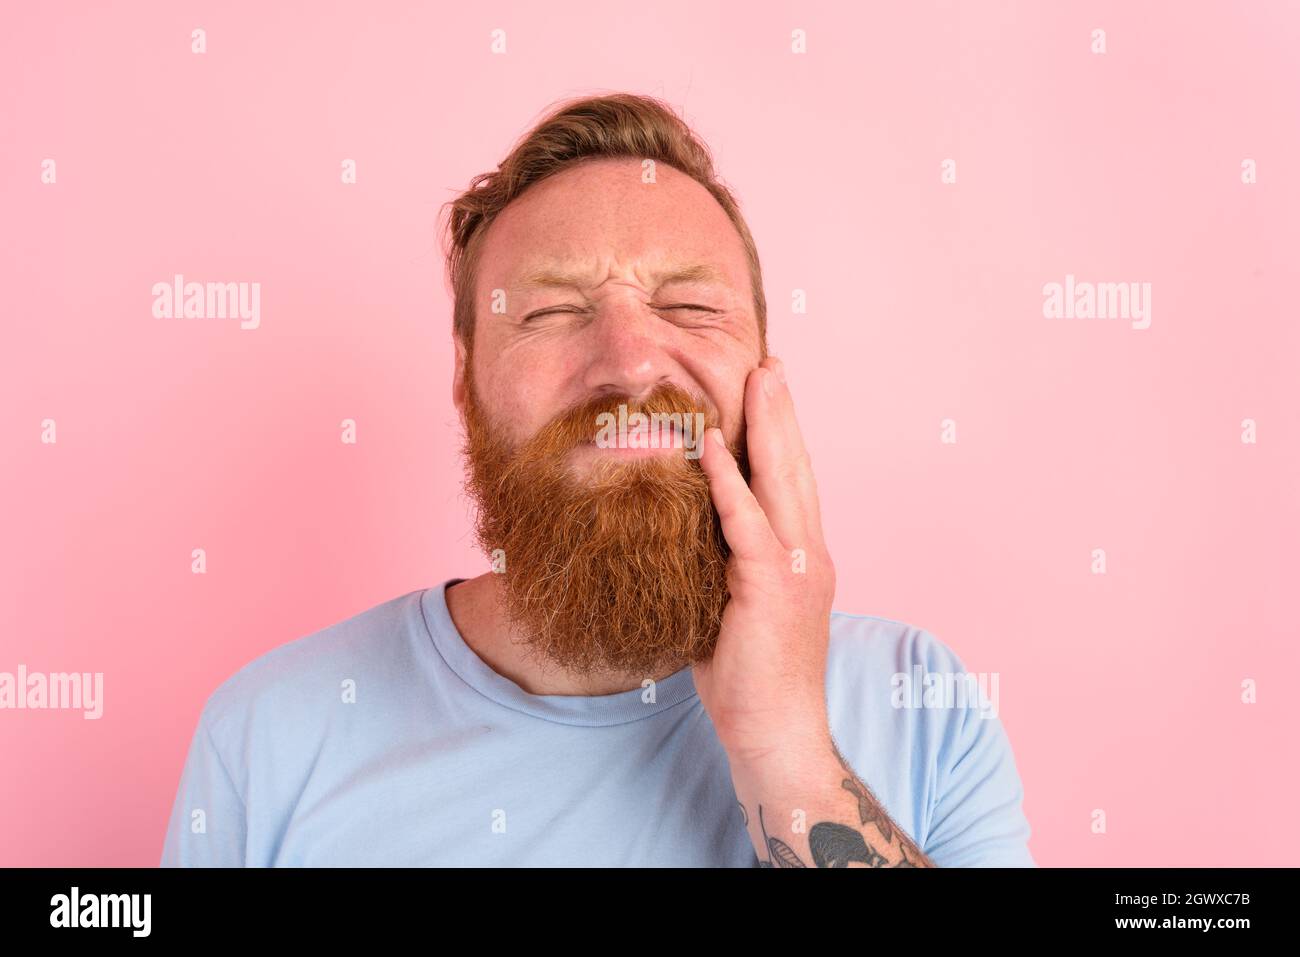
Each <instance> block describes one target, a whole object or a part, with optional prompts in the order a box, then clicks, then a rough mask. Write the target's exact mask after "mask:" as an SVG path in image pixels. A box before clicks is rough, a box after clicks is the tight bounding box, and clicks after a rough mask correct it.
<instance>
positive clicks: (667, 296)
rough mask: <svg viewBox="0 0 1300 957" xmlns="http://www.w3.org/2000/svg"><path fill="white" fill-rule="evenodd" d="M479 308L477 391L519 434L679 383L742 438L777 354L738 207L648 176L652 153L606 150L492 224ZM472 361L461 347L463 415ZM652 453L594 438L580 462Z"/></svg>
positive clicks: (681, 178) (677, 177)
mask: <svg viewBox="0 0 1300 957" xmlns="http://www.w3.org/2000/svg"><path fill="white" fill-rule="evenodd" d="M475 302H476V305H477V308H476V313H477V319H476V325H475V329H474V340H473V349H472V356H471V357H470V359H469V360H468V361H471V362H473V363H474V367H473V370H472V372H473V376H472V378H473V380H474V382H475V386H476V390H477V391H476V395H477V396H478V397H479V399H480V401H481V405H482V407H483V412H484V413H485V415H486V416H487V417H488V418H489V419H490V421H491V423H492V427H493V428H494V430H497V431H499V432H500V433H501V434H504V435H506V436H508V437H509V438H510V440H511V441H512V442H514V443H523V442H525V441H526V440H527V439H529V438H530V437H531V436H533V435H534V434H535V433H536V432H537V431H538V430H539V429H540V428H542V427H543V426H544V425H545V424H547V423H548V422H550V421H552V420H553V419H554V418H555V417H556V416H558V415H560V414H561V413H562V412H563V411H564V410H565V409H567V408H569V407H571V406H573V405H574V404H576V403H579V402H583V401H586V400H589V399H591V398H593V397H595V396H600V395H607V394H608V395H615V394H617V395H626V396H628V397H630V398H632V399H635V400H639V399H641V398H644V397H645V396H646V395H648V394H649V393H650V392H651V391H652V390H653V389H654V388H655V387H656V386H657V385H660V384H663V383H668V384H671V385H676V386H678V387H680V388H682V389H685V390H686V391H688V392H690V393H692V394H695V395H698V396H700V397H701V398H702V399H703V400H704V401H705V402H706V403H707V404H708V405H710V406H712V408H713V410H714V411H715V413H716V416H717V420H718V423H719V426H720V428H721V429H722V431H723V435H724V436H725V437H726V438H727V441H728V443H729V444H731V445H733V446H737V445H740V444H742V438H743V400H744V384H745V378H746V376H747V375H748V373H749V372H750V371H751V370H752V369H754V368H755V367H756V366H757V365H758V363H759V361H760V360H761V359H762V357H763V354H764V350H763V346H762V343H761V340H760V336H759V332H758V321H757V316H756V315H755V312H754V301H753V294H752V289H751V286H750V273H749V266H748V261H747V259H746V257H745V251H744V245H743V243H742V242H741V239H740V236H739V234H738V233H737V232H736V229H735V227H734V226H733V225H732V223H731V220H730V219H729V218H728V217H727V214H726V213H725V212H724V211H723V209H722V207H721V206H719V205H718V203H717V201H716V200H715V199H714V198H713V196H712V195H711V194H710V193H709V192H708V190H706V189H705V188H704V187H703V186H701V185H700V184H699V183H697V182H695V180H693V179H691V178H690V177H689V176H686V175H685V174H683V173H681V172H679V171H677V170H675V169H673V168H671V167H669V166H665V165H663V164H658V165H657V167H656V169H655V181H654V182H650V183H647V182H643V171H642V163H641V161H640V160H639V159H633V158H618V159H606V158H601V159H595V160H587V161H583V162H581V163H578V164H576V165H574V166H572V167H570V168H569V169H566V170H564V171H563V172H561V173H558V174H556V175H554V176H551V177H549V178H547V179H545V180H543V181H541V182H539V183H536V184H534V185H533V186H531V187H530V188H529V189H528V190H527V191H526V192H525V193H524V194H523V195H522V196H520V197H519V198H518V199H516V200H515V201H514V202H512V203H511V204H510V205H509V206H507V207H506V208H505V210H504V211H502V213H501V214H500V215H499V216H498V217H497V218H496V220H495V221H494V222H493V223H492V225H491V226H490V227H489V228H488V232H487V234H486V236H485V237H484V244H483V247H482V249H481V251H480V260H479V268H478V281H477V289H476V300H475ZM494 302H496V303H500V304H501V305H502V306H503V307H504V311H494V310H493V306H494ZM465 361H467V360H466V356H465V351H464V349H463V348H459V349H458V350H457V356H456V375H455V378H454V382H453V398H454V400H455V402H456V405H457V407H458V408H459V409H460V410H461V411H462V413H463V411H464V402H465V375H464V371H465V370H464V363H465ZM644 454H646V453H645V452H644V451H638V450H629V449H618V448H615V449H608V448H598V447H597V446H596V445H594V444H590V445H583V446H580V447H577V448H575V449H574V450H573V453H572V456H573V461H572V463H571V464H572V467H573V468H574V469H575V470H576V471H578V472H582V471H584V470H586V469H589V468H591V467H592V466H593V465H594V463H595V461H596V460H598V459H599V458H601V457H609V456H619V457H628V456H637V455H644ZM658 454H666V453H664V452H662V451H661V452H660V453H658ZM678 454H680V452H679V453H678Z"/></svg>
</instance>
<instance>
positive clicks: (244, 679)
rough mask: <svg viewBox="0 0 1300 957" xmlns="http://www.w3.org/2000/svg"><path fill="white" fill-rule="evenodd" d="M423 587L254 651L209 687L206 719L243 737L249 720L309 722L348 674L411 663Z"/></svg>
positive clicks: (361, 678) (360, 676) (364, 676)
mask: <svg viewBox="0 0 1300 957" xmlns="http://www.w3.org/2000/svg"><path fill="white" fill-rule="evenodd" d="M422 594H423V591H422V590H420V591H413V592H408V593H406V594H404V595H400V596H398V597H396V598H392V599H389V600H388V601H385V602H382V603H381V604H378V605H375V606H373V607H371V608H367V609H366V610H364V611H362V612H359V613H357V614H355V615H352V616H351V617H349V618H347V619H344V620H342V621H339V622H336V623H335V624H332V625H329V626H328V627H325V628H321V629H319V630H317V631H314V632H311V633H309V634H306V635H303V636H301V637H299V638H295V639H293V640H291V641H288V642H285V643H284V644H281V645H279V646H277V647H275V648H272V649H271V650H270V651H267V652H265V653H263V654H261V655H259V656H258V657H256V658H254V659H252V660H251V661H249V662H248V663H247V664H245V665H244V666H243V667H241V668H240V669H239V670H238V671H236V672H235V673H234V674H232V675H231V676H230V677H228V678H226V679H225V680H224V681H223V682H221V684H220V685H218V686H217V688H216V689H215V690H214V691H213V692H212V693H211V695H210V696H209V697H208V700H207V702H206V703H205V704H204V708H203V714H202V718H201V721H202V722H203V723H204V724H206V725H207V727H208V728H209V729H210V731H211V733H213V734H214V736H215V737H217V738H218V739H219V740H231V739H232V738H234V739H238V738H240V737H243V735H242V734H241V731H247V729H248V726H249V725H262V726H267V725H273V726H279V727H291V728H294V729H295V730H299V731H301V730H303V729H304V728H306V727H310V726H311V725H312V723H313V719H318V717H319V716H320V715H322V714H326V713H328V709H326V708H324V707H323V706H322V705H323V703H324V702H337V701H338V700H339V696H340V694H341V693H343V692H344V690H346V687H347V685H346V684H345V683H346V682H348V681H352V682H355V683H356V684H357V685H362V684H364V683H368V682H370V681H373V680H375V679H377V678H384V677H386V676H385V674H384V673H385V672H396V673H399V674H400V672H401V670H402V669H403V668H404V667H408V666H409V662H407V661H406V660H405V658H406V657H407V653H408V652H409V645H410V641H409V631H410V625H411V622H412V621H413V620H414V619H415V618H416V617H418V616H419V615H420V614H421V612H420V597H421V595H422ZM287 722H295V723H293V724H287ZM315 723H319V722H318V721H316V722H315Z"/></svg>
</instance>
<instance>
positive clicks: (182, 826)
mask: <svg viewBox="0 0 1300 957" xmlns="http://www.w3.org/2000/svg"><path fill="white" fill-rule="evenodd" d="M209 719H210V716H209V714H208V713H207V709H205V710H204V713H203V714H202V715H201V716H200V717H199V722H198V727H197V728H196V729H195V731H194V736H193V738H192V739H191V741H190V749H189V754H188V755H187V757H186V759H185V768H184V770H183V771H182V772H181V780H180V785H179V786H178V787H177V790H176V798H175V801H174V802H173V804H172V812H171V818H170V820H169V821H168V824H167V835H166V837H165V838H164V840H163V852H162V859H161V861H160V862H159V866H161V867H243V866H244V848H245V836H246V833H247V828H246V814H245V809H244V800H243V798H242V796H241V795H240V793H239V790H238V788H237V787H236V786H235V782H234V780H233V779H232V778H231V775H230V772H229V771H228V770H227V766H226V762H225V760H224V759H223V758H222V756H221V753H220V752H219V751H218V749H217V744H216V742H215V741H214V740H213V737H212V734H211V731H210V730H209V727H208V721H209Z"/></svg>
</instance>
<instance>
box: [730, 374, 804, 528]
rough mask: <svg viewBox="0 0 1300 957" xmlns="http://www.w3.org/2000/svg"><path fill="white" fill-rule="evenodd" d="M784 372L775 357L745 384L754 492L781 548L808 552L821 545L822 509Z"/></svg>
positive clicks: (747, 434) (751, 476)
mask: <svg viewBox="0 0 1300 957" xmlns="http://www.w3.org/2000/svg"><path fill="white" fill-rule="evenodd" d="M780 370H781V364H780V360H778V359H776V358H774V357H770V358H768V359H765V360H763V363H762V364H761V365H760V366H759V368H758V369H755V370H754V371H753V372H751V373H750V378H749V380H748V381H747V382H746V387H745V421H746V440H747V443H748V452H749V465H750V487H751V488H752V489H753V491H754V496H755V498H756V499H757V500H758V503H759V505H760V506H761V507H762V509H763V511H764V513H766V515H767V517H768V521H769V522H771V524H772V529H773V531H774V532H775V533H776V535H777V537H778V538H779V539H780V540H781V542H782V544H784V545H785V547H786V548H787V549H789V548H806V547H808V545H809V544H816V545H820V544H822V531H821V508H820V503H819V502H818V500H817V486H816V482H815V481H814V479H813V473H812V461H811V459H810V457H809V455H808V451H807V448H806V447H805V445H804V441H803V434H802V432H801V431H800V429H799V423H798V421H797V420H796V419H795V413H794V400H793V398H792V397H791V395H790V390H789V388H788V387H787V385H786V384H785V383H784V382H782V381H781V379H782V375H779V374H778V372H780Z"/></svg>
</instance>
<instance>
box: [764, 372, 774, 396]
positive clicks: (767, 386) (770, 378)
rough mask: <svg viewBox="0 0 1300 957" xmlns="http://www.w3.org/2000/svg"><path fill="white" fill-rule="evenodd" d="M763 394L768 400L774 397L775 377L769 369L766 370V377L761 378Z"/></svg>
mask: <svg viewBox="0 0 1300 957" xmlns="http://www.w3.org/2000/svg"><path fill="white" fill-rule="evenodd" d="M763 394H764V395H765V396H767V397H768V398H769V399H770V398H771V397H772V396H774V395H776V376H775V375H774V374H773V372H772V370H771V369H768V370H767V375H765V376H763Z"/></svg>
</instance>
